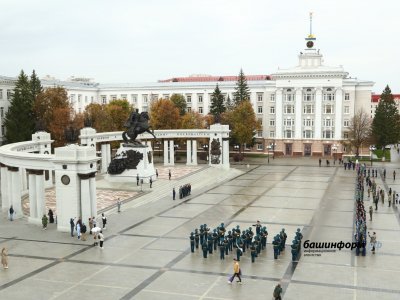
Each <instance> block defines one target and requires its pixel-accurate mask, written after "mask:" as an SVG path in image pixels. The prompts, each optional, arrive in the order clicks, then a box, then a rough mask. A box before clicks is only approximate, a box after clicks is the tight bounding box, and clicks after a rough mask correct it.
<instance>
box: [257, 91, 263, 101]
mask: <svg viewBox="0 0 400 300" xmlns="http://www.w3.org/2000/svg"><path fill="white" fill-rule="evenodd" d="M257 101H258V102H262V101H263V94H262V93H257Z"/></svg>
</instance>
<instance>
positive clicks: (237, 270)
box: [228, 258, 242, 284]
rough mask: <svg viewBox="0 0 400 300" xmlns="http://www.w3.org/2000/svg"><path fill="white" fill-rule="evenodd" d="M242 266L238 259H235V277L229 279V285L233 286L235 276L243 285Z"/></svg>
mask: <svg viewBox="0 0 400 300" xmlns="http://www.w3.org/2000/svg"><path fill="white" fill-rule="evenodd" d="M241 273H242V272H241V271H240V265H239V262H238V261H237V259H236V258H234V259H233V275H232V276H231V277H230V278H229V280H228V283H229V284H231V283H232V281H233V279H234V278H235V276H236V277H237V278H238V279H239V280H238V281H237V282H238V283H240V284H242V279H241V278H240V275H241Z"/></svg>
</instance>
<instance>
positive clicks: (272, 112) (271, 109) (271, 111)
mask: <svg viewBox="0 0 400 300" xmlns="http://www.w3.org/2000/svg"><path fill="white" fill-rule="evenodd" d="M269 113H270V114H274V113H275V106H271V107H270V108H269Z"/></svg>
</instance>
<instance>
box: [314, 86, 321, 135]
mask: <svg viewBox="0 0 400 300" xmlns="http://www.w3.org/2000/svg"><path fill="white" fill-rule="evenodd" d="M322 109H323V107H322V89H321V88H317V90H316V92H315V123H314V124H315V134H314V137H315V139H321V133H322Z"/></svg>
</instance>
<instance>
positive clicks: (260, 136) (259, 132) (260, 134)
mask: <svg viewBox="0 0 400 300" xmlns="http://www.w3.org/2000/svg"><path fill="white" fill-rule="evenodd" d="M262 133H263V132H262V130H259V131H257V137H259V138H262Z"/></svg>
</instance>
